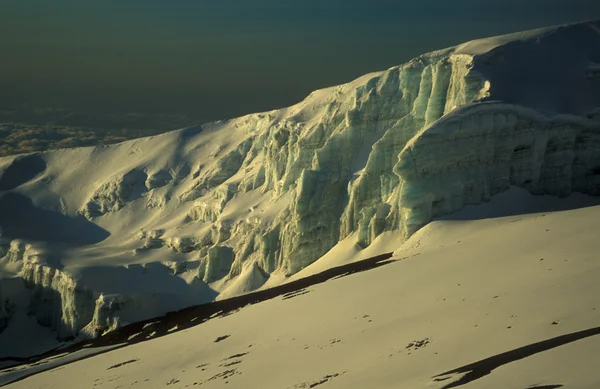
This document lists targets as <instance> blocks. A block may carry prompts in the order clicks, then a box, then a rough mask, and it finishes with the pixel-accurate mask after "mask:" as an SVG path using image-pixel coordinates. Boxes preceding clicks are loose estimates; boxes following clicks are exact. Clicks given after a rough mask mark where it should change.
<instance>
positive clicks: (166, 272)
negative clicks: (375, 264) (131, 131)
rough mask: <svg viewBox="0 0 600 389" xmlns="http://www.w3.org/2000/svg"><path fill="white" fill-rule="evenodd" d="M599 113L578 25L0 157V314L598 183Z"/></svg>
mask: <svg viewBox="0 0 600 389" xmlns="http://www.w3.org/2000/svg"><path fill="white" fill-rule="evenodd" d="M599 109H600V22H586V23H579V24H572V25H566V26H559V27H552V28H547V29H541V30H534V31H531V32H526V33H519V34H511V35H507V36H503V37H496V38H488V39H483V40H476V41H472V42H469V43H465V44H462V45H459V46H456V47H452V48H448V49H444V50H440V51H436V52H432V53H428V54H424V55H422V56H420V57H418V58H415V59H413V60H411V61H409V62H408V63H406V64H403V65H400V66H395V67H392V68H390V69H388V70H386V71H383V72H376V73H371V74H368V75H365V76H362V77H360V78H358V79H356V80H354V81H352V82H350V83H348V84H344V85H340V86H337V87H331V88H327V89H323V90H318V91H315V92H313V93H312V94H310V95H309V96H308V97H307V98H306V99H305V100H304V101H302V102H300V103H298V104H296V105H294V106H291V107H288V108H285V109H281V110H275V111H270V112H264V113H258V114H252V115H247V116H244V117H241V118H237V119H231V120H226V121H220V122H216V123H211V124H207V125H204V126H201V127H194V128H187V129H182V130H178V131H173V132H170V133H166V134H163V135H159V136H154V137H149V138H142V139H137V140H132V141H127V142H123V143H120V144H117V145H111V146H102V147H88V148H78V149H65V150H56V151H49V152H45V153H37V154H29V155H22V156H16V157H8V158H2V159H0V226H2V231H3V235H2V238H0V239H3V240H2V241H0V256H3V257H4V258H3V259H1V260H0V266H2V269H3V277H4V279H3V280H2V285H1V286H0V289H2V290H1V291H0V292H1V295H2V296H3V297H2V298H3V299H5V300H7V299H10V301H11V304H3V305H5V306H7V307H9V309H5V310H3V311H2V312H0V314H1V315H3V317H4V319H2V320H0V325H2V323H5V324H4V326H6V325H10V318H11V317H12V315H14V314H15V312H18V311H19V310H22V309H28V310H29V312H33V313H34V314H35V315H36V317H37V321H38V322H39V323H41V324H43V325H46V326H50V327H51V328H53V329H55V330H57V331H59V334H60V335H61V336H62V337H68V336H94V335H97V334H100V333H102V332H103V331H106V330H110V329H111V328H114V327H115V326H118V325H121V324H122V323H124V322H130V321H133V320H137V319H140V318H147V317H151V316H152V315H157V314H160V313H163V312H165V311H167V310H171V309H176V308H181V307H183V306H187V305H191V304H197V303H201V302H205V301H210V300H213V299H215V298H217V296H218V295H219V294H220V295H221V297H224V296H231V295H235V294H239V293H244V292H248V291H250V290H255V289H257V288H261V287H267V286H270V285H275V284H277V283H281V282H283V281H284V280H285V276H290V275H294V274H296V273H298V272H300V271H301V270H302V269H305V268H306V267H307V266H309V265H311V264H313V263H315V261H318V260H319V258H321V257H323V256H324V255H325V254H327V253H328V252H329V251H330V250H331V249H332V248H333V247H334V246H336V245H338V242H341V241H344V242H347V243H349V244H352V245H355V246H354V247H355V248H354V250H355V251H356V252H359V253H360V251H361V250H363V249H364V250H371V251H369V252H370V253H371V254H374V253H375V252H374V251H376V250H377V247H378V246H376V245H375V246H374V245H373V243H374V242H375V243H377V240H378V238H380V237H383V236H391V235H393V236H395V239H396V242H397V245H400V244H401V243H402V241H404V240H406V239H407V238H409V237H410V236H411V234H413V233H414V232H415V231H416V230H418V229H419V228H420V227H422V226H423V225H425V224H427V223H428V222H429V221H431V220H432V219H433V218H435V217H437V216H441V215H445V214H449V213H451V212H454V211H457V210H460V209H462V208H464V207H465V206H466V205H469V204H478V203H481V202H485V201H488V200H489V199H490V198H491V196H494V195H495V194H498V193H501V192H503V191H505V190H507V189H508V188H509V187H510V186H518V187H522V188H525V189H527V190H528V191H530V192H531V193H533V194H551V195H557V196H566V195H568V194H570V193H571V192H581V193H584V194H590V195H597V194H598V193H599V192H600V152H599V151H600V150H598V148H599V147H600V121H598V115H597V112H598V110H599ZM386 234H387V235H386ZM390 234H391V235H390ZM382 247H383V246H382ZM340 261H343V259H341V260H340ZM8 279H10V282H9V281H8ZM23 281H24V282H23ZM14 296H19V297H18V298H17V297H14ZM17 301H18V302H19V303H17ZM48 302H51V303H50V304H49V303H48ZM6 323H8V324H6ZM1 329H2V327H0V330H1ZM0 340H1V334H0Z"/></svg>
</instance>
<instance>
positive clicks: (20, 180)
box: [0, 154, 46, 190]
mask: <svg viewBox="0 0 600 389" xmlns="http://www.w3.org/2000/svg"><path fill="white" fill-rule="evenodd" d="M44 170H46V161H44V159H43V158H42V157H40V156H39V155H37V154H33V155H25V156H23V157H17V158H15V159H14V161H13V162H12V163H11V164H10V166H9V167H8V168H7V169H6V170H5V171H4V174H2V177H1V178H0V190H11V189H15V188H16V187H18V186H20V185H22V184H24V183H26V182H27V181H29V180H31V179H32V178H34V177H36V176H37V175H38V174H40V173H42V172H43V171H44Z"/></svg>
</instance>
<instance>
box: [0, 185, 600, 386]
mask: <svg viewBox="0 0 600 389" xmlns="http://www.w3.org/2000/svg"><path fill="white" fill-rule="evenodd" d="M532 200H535V198H534V197H533V196H531V195H529V194H528V193H526V192H525V191H523V190H518V189H513V190H511V191H509V192H508V193H507V194H506V195H500V196H497V197H494V198H493V199H492V201H491V203H490V204H488V205H485V206H475V207H470V208H469V209H466V210H465V212H464V213H463V214H461V213H458V214H455V215H454V219H456V220H443V221H435V222H433V223H431V224H429V225H427V226H426V227H424V228H423V229H421V230H420V231H419V232H417V233H416V234H415V235H413V236H412V237H411V238H410V239H409V240H408V241H407V242H406V243H405V244H404V245H403V246H402V247H400V248H399V249H398V250H397V252H396V253H395V258H397V259H398V260H397V261H396V262H392V263H390V264H387V265H385V266H382V267H378V268H376V269H373V270H370V271H367V272H362V273H357V274H353V275H350V276H347V277H342V278H337V279H333V280H330V281H327V282H326V283H323V284H318V285H314V286H311V287H308V288H307V289H306V290H305V291H304V292H302V291H300V292H299V293H296V294H295V295H292V298H286V297H285V296H284V297H283V298H281V297H280V298H275V299H272V300H268V301H265V302H261V303H259V304H255V305H250V306H247V307H245V308H243V309H242V310H240V311H239V312H236V313H234V314H232V315H229V316H225V317H221V318H215V319H212V320H209V321H207V322H205V323H203V324H200V325H197V326H195V327H192V328H188V329H185V330H182V331H179V332H174V333H172V334H169V335H166V336H163V337H160V338H157V339H152V340H149V341H146V342H142V343H137V344H134V345H132V346H128V347H124V348H120V349H118V350H115V351H111V352H107V353H103V354H100V355H97V356H95V357H92V358H89V359H84V360H81V361H78V362H74V363H69V364H66V365H65V363H66V362H67V360H61V358H57V359H54V360H52V361H48V362H47V363H41V364H38V365H37V366H29V367H28V366H22V367H20V368H17V369H16V370H14V371H3V372H0V382H2V383H7V382H10V381H12V380H14V379H18V378H19V377H21V376H23V375H26V374H30V373H31V372H33V371H35V370H36V369H38V370H46V371H45V372H42V373H39V374H37V375H33V376H30V377H29V378H26V379H24V380H22V381H17V382H14V383H13V384H10V385H8V386H7V387H8V388H11V389H12V388H28V389H34V388H82V387H94V388H96V387H98V388H102V387H105V388H117V387H133V388H135V387H143V388H162V387H167V386H168V387H173V388H186V387H200V386H201V387H203V388H220V387H225V388H265V389H268V388H308V387H317V386H318V387H321V386H320V385H323V386H322V387H323V388H328V389H333V388H365V387H368V388H438V389H439V388H451V387H462V385H466V384H468V385H466V387H469V388H489V389H494V388H498V389H500V388H502V389H505V388H534V387H538V388H559V387H561V386H564V387H565V388H581V389H585V388H590V389H592V388H597V387H598V385H599V384H600V378H599V376H598V374H597V366H598V363H600V359H599V358H600V356H599V354H598V352H597V350H598V347H600V327H598V326H599V325H600V299H599V297H598V296H600V291H599V290H598V282H597V280H598V277H599V276H600V263H598V261H597V253H598V251H599V250H600V241H599V240H598V239H597V231H598V229H599V228H600V224H599V223H600V207H599V206H592V207H586V208H579V209H572V210H566V211H557V212H545V213H530V214H520V215H516V216H509V217H501V218H483V219H478V220H464V219H466V218H467V217H469V218H471V217H472V216H473V215H474V214H475V215H479V216H481V217H484V216H486V215H488V214H489V212H493V211H497V210H498V209H502V208H506V207H507V206H508V207H510V206H511V204H514V201H520V202H527V201H532ZM580 200H583V201H586V200H585V198H584V197H579V199H578V198H569V200H567V201H570V202H571V204H572V205H575V204H582V203H581V202H580ZM544 202H545V203H546V205H551V206H557V207H561V206H563V205H564V200H557V199H554V200H553V199H551V198H546V199H545V200H544ZM461 219H462V220H461ZM217 340H218V341H217ZM86 352H88V353H91V352H93V349H89V350H88V351H86ZM69 357H70V356H66V357H64V358H69ZM42 362H43V361H42Z"/></svg>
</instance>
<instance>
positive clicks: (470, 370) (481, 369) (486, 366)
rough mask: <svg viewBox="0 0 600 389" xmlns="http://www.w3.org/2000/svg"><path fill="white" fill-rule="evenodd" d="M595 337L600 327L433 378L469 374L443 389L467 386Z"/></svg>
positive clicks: (442, 378) (599, 332) (439, 379)
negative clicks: (501, 369) (499, 370)
mask: <svg viewBox="0 0 600 389" xmlns="http://www.w3.org/2000/svg"><path fill="white" fill-rule="evenodd" d="M595 335H600V327H594V328H590V329H587V330H584V331H579V332H573V333H570V334H566V335H561V336H557V337H555V338H551V339H547V340H543V341H541V342H537V343H533V344H530V345H527V346H523V347H519V348H517V349H514V350H511V351H507V352H505V353H502V354H498V355H494V356H493V357H489V358H486V359H482V360H481V361H478V362H475V363H471V364H469V365H465V366H461V367H459V368H456V369H453V370H449V371H447V372H445V373H442V374H438V375H436V376H434V377H433V378H434V380H436V381H442V380H444V379H445V377H444V376H447V375H451V374H463V373H467V374H466V375H464V376H463V377H462V378H460V379H458V380H457V381H454V382H451V383H449V384H448V385H446V386H444V387H443V388H442V389H449V388H456V387H458V386H462V385H466V384H468V383H469V382H472V381H475V380H478V379H480V378H482V377H485V376H486V375H488V374H490V373H491V372H492V371H494V370H495V369H497V368H499V367H500V366H504V365H506V364H509V363H511V362H515V361H518V360H520V359H524V358H527V357H530V356H532V355H535V354H538V353H541V352H544V351H548V350H551V349H553V348H556V347H559V346H563V345H565V344H568V343H572V342H575V341H578V340H581V339H585V338H589V337H591V336H595Z"/></svg>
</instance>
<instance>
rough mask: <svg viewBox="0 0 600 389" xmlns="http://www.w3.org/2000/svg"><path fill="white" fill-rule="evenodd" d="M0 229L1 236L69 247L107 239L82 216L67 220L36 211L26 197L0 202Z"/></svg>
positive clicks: (10, 195)
mask: <svg viewBox="0 0 600 389" xmlns="http://www.w3.org/2000/svg"><path fill="white" fill-rule="evenodd" d="M0 226H2V230H3V234H4V235H6V236H8V237H11V238H13V239H17V238H18V239H27V240H37V241H46V242H50V243H67V244H72V245H85V244H94V243H98V242H101V241H103V240H104V239H106V238H108V236H109V235H110V233H109V232H108V231H106V230H105V229H103V228H101V227H98V226H97V225H95V224H93V223H91V222H89V221H88V220H87V219H85V218H84V217H83V216H77V217H69V216H65V215H63V214H62V213H60V212H56V211H48V210H45V209H42V208H38V207H36V206H35V205H34V204H33V202H32V201H31V199H29V198H28V197H25V196H23V195H21V194H18V193H13V192H9V193H6V194H5V195H4V196H2V198H0Z"/></svg>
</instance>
